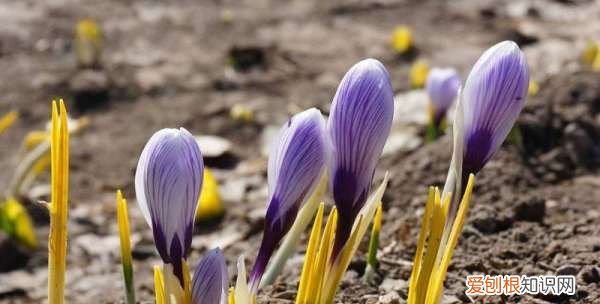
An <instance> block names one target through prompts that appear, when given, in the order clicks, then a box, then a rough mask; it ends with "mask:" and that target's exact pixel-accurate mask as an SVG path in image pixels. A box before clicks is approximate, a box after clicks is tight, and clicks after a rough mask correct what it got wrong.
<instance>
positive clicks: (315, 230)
mask: <svg viewBox="0 0 600 304" xmlns="http://www.w3.org/2000/svg"><path fill="white" fill-rule="evenodd" d="M324 208H325V204H324V203H321V204H320V205H319V209H318V210H317V215H316V217H315V221H314V224H313V227H312V231H311V233H310V237H309V239H308V245H307V247H306V254H305V255H304V265H302V274H301V275H300V284H299V286H298V293H297V295H296V303H297V304H304V303H308V302H307V301H306V299H307V297H308V294H309V293H310V291H309V290H308V288H309V281H310V278H311V276H312V275H313V274H312V271H313V269H314V264H315V258H316V256H317V244H318V243H319V240H320V239H321V225H322V222H323V209H324Z"/></svg>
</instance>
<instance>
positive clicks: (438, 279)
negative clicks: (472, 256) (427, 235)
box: [427, 174, 475, 304]
mask: <svg viewBox="0 0 600 304" xmlns="http://www.w3.org/2000/svg"><path fill="white" fill-rule="evenodd" d="M474 185H475V175H474V174H470V175H469V180H468V182H467V186H466V187H465V193H464V194H463V197H462V200H461V202H460V205H459V206H460V207H459V208H458V213H457V215H456V219H455V220H454V223H453V224H452V230H451V232H450V238H449V240H448V243H447V244H444V248H443V249H444V251H443V255H442V260H441V262H440V265H439V267H437V268H436V273H435V276H432V279H431V280H430V282H429V286H428V288H427V289H428V297H429V298H431V300H430V301H429V303H428V304H435V303H439V300H440V297H441V296H442V288H443V287H444V279H445V278H446V272H447V270H448V265H449V264H450V260H451V259H452V254H453V253H454V248H456V243H457V242H458V237H459V236H460V233H461V231H462V228H463V225H464V224H465V219H466V217H467V213H468V211H469V204H470V202H471V194H472V193H473V186H474Z"/></svg>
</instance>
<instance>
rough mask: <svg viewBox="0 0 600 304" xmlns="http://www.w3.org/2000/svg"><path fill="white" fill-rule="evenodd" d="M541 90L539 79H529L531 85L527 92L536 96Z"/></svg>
mask: <svg viewBox="0 0 600 304" xmlns="http://www.w3.org/2000/svg"><path fill="white" fill-rule="evenodd" d="M539 91H540V86H539V85H538V83H537V81H535V80H534V79H531V80H529V87H528V88H527V94H529V96H535V95H537V93H538V92H539Z"/></svg>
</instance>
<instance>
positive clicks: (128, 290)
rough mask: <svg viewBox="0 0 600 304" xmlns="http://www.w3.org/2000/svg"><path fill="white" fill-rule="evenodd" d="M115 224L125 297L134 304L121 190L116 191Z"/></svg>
mask: <svg viewBox="0 0 600 304" xmlns="http://www.w3.org/2000/svg"><path fill="white" fill-rule="evenodd" d="M117 222H118V223H119V239H120V242H121V264H122V265H123V279H124V281H125V295H126V298H127V303H128V304H134V303H135V288H134V285H133V264H132V259H131V240H130V238H129V216H128V212H127V201H126V200H125V199H124V198H123V194H122V193H121V190H118V191H117Z"/></svg>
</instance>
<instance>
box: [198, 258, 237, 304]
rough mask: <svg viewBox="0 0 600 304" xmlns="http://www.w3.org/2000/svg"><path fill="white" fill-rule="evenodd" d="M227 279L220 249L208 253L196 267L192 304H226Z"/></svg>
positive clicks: (225, 266)
mask: <svg viewBox="0 0 600 304" xmlns="http://www.w3.org/2000/svg"><path fill="white" fill-rule="evenodd" d="M228 285H229V278H228V277H227V265H225V258H224V257H223V254H222V253H221V249H219V248H215V249H213V250H211V251H209V252H208V253H207V254H206V256H205V257H204V258H203V259H202V260H201V261H200V263H199V264H198V266H196V271H195V272H194V278H193V279H192V304H227V290H228Z"/></svg>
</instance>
